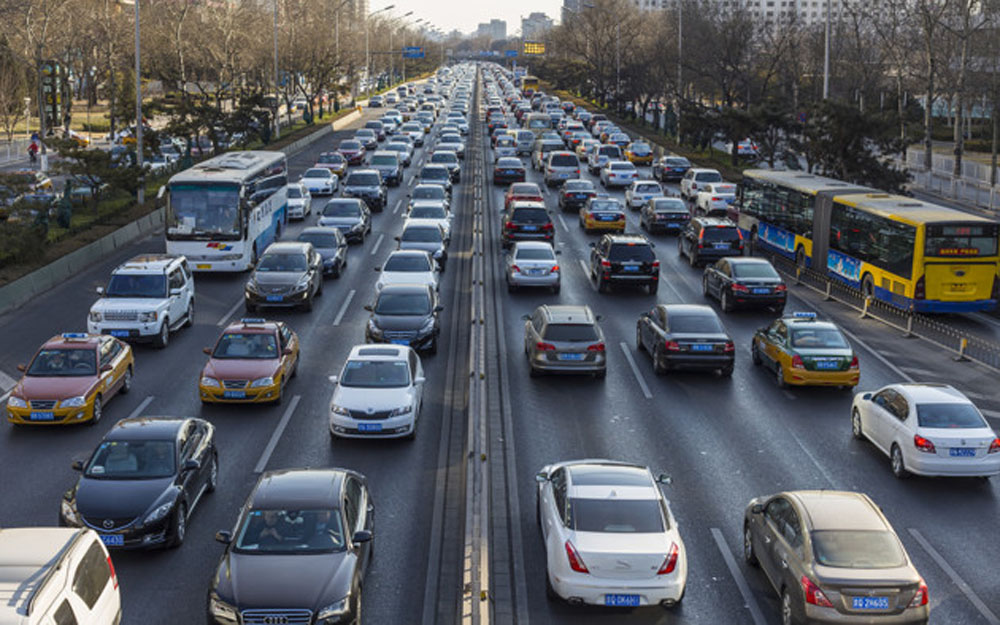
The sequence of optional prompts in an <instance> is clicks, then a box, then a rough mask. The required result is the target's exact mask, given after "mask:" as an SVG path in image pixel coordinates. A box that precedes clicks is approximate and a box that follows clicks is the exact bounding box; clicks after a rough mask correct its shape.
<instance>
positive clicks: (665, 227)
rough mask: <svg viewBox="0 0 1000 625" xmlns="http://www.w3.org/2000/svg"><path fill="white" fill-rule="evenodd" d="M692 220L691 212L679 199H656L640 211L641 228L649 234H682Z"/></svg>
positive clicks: (652, 199) (651, 200)
mask: <svg viewBox="0 0 1000 625" xmlns="http://www.w3.org/2000/svg"><path fill="white" fill-rule="evenodd" d="M690 219H691V211H689V210H688V207H687V205H686V204H685V203H684V200H682V199H681V198H679V197H654V198H651V199H650V200H649V201H647V202H646V203H645V204H644V205H643V206H642V210H640V211H639V227H640V228H642V229H643V230H645V231H647V232H676V233H678V234H679V233H680V232H682V231H683V230H684V228H685V226H687V223H688V221H689V220H690Z"/></svg>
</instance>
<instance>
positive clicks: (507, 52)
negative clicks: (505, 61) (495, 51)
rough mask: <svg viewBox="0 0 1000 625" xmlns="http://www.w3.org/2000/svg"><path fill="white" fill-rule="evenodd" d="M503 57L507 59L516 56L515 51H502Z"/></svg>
mask: <svg viewBox="0 0 1000 625" xmlns="http://www.w3.org/2000/svg"><path fill="white" fill-rule="evenodd" d="M504 56H509V57H514V56H517V50H504Z"/></svg>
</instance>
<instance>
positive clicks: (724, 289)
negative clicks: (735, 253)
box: [701, 258, 788, 315]
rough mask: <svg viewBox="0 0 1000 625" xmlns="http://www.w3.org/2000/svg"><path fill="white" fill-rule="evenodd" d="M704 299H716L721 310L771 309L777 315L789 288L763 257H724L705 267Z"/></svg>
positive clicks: (781, 310) (782, 307) (702, 280)
mask: <svg viewBox="0 0 1000 625" xmlns="http://www.w3.org/2000/svg"><path fill="white" fill-rule="evenodd" d="M701 289H702V293H704V295H705V297H717V298H719V303H720V304H721V305H722V310H723V311H725V312H730V311H732V310H734V309H736V308H751V307H762V308H770V309H772V310H773V311H774V312H776V313H777V314H779V315H780V314H781V313H782V312H784V310H785V301H786V300H787V298H788V287H787V286H785V282H784V280H782V279H781V276H779V275H778V272H777V271H775V270H774V267H773V266H772V265H771V262H770V261H768V260H766V259H764V258H723V259H722V260H719V261H717V262H716V263H715V264H714V265H709V266H708V267H705V274H704V275H703V276H702V279H701Z"/></svg>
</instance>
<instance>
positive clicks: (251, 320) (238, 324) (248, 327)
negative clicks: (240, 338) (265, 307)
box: [223, 317, 278, 334]
mask: <svg viewBox="0 0 1000 625" xmlns="http://www.w3.org/2000/svg"><path fill="white" fill-rule="evenodd" d="M277 329H278V322H277V321H267V320H266V319H260V318H258V317H244V318H242V319H239V320H238V321H234V322H232V323H230V324H229V325H228V326H226V329H225V330H223V334H226V333H234V332H235V333H239V334H271V333H273V332H274V331H275V330H277Z"/></svg>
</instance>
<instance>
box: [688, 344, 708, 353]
mask: <svg viewBox="0 0 1000 625" xmlns="http://www.w3.org/2000/svg"><path fill="white" fill-rule="evenodd" d="M712 349H713V348H712V345H711V344H709V343H695V344H694V345H692V346H691V351H693V352H710V351H712Z"/></svg>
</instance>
